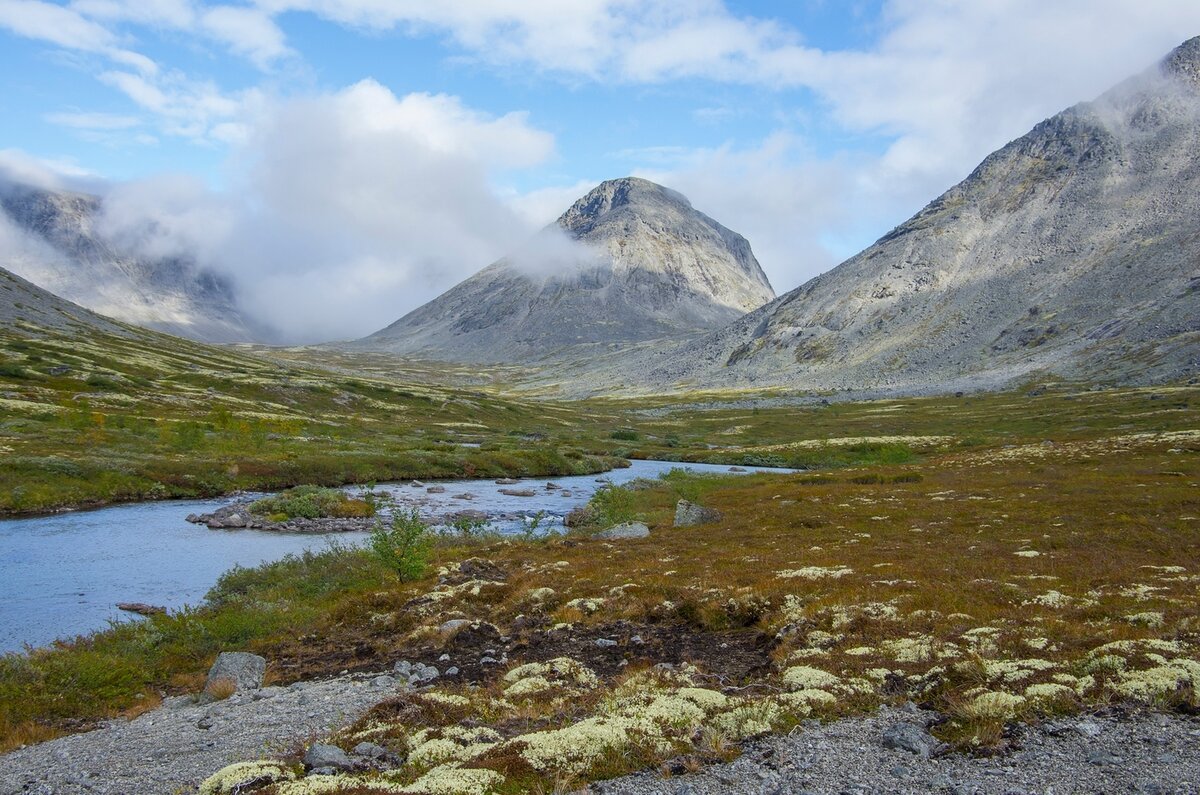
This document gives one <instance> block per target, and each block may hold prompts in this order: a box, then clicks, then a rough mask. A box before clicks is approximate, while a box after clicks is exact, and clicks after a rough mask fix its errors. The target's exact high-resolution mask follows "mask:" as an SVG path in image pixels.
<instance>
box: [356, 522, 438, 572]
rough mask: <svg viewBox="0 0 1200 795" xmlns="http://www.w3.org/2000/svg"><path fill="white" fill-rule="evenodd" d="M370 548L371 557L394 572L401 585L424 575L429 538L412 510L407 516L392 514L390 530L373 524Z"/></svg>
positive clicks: (429, 544) (427, 561)
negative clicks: (376, 558)
mask: <svg viewBox="0 0 1200 795" xmlns="http://www.w3.org/2000/svg"><path fill="white" fill-rule="evenodd" d="M370 545H371V551H372V552H374V553H375V556H376V557H378V558H379V560H381V561H382V562H383V564H384V565H385V566H387V567H388V568H389V569H391V570H392V571H394V572H396V574H397V575H399V577H400V580H401V582H408V581H410V580H416V579H419V578H420V577H421V575H423V574H424V573H425V567H426V566H427V565H428V563H429V553H430V550H431V548H432V547H433V535H432V533H430V531H429V526H428V525H426V524H425V523H424V522H423V521H421V517H420V515H419V514H418V513H417V511H416V510H415V509H414V510H413V511H412V513H409V514H405V513H396V514H393V516H392V524H391V527H386V526H384V524H383V523H382V522H379V523H377V524H376V525H375V531H374V532H373V533H371V541H370Z"/></svg>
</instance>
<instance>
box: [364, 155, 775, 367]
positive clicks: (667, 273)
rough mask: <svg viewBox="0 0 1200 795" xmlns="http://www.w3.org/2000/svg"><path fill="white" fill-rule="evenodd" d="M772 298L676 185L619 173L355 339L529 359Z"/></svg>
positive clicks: (691, 322) (754, 267) (758, 272)
mask: <svg viewBox="0 0 1200 795" xmlns="http://www.w3.org/2000/svg"><path fill="white" fill-rule="evenodd" d="M774 296H775V293H774V291H773V290H772V289H771V285H770V283H769V282H768V281H767V278H766V276H765V275H764V274H763V272H762V269H761V268H760V267H759V265H758V261H757V260H755V258H754V254H753V253H752V252H751V250H750V244H749V243H748V242H746V239H745V238H743V237H742V236H741V235H738V234H737V233H735V232H732V231H730V230H728V229H726V228H725V227H723V226H721V225H720V224H719V223H717V222H716V221H714V220H713V219H711V218H709V217H708V216H706V215H704V214H703V213H700V212H698V211H696V210H695V209H693V207H692V206H691V204H690V203H689V202H688V200H687V199H686V198H684V197H683V196H682V195H680V194H678V193H676V192H675V191H672V190H669V189H667V188H664V187H662V186H661V185H656V184H654V183H653V182H648V181H647V180H643V179H635V178H626V179H617V180H611V181H609V182H605V183H602V184H601V185H600V186H598V187H597V188H595V189H594V190H592V191H591V192H590V193H588V194H587V195H586V196H584V197H583V198H581V199H580V200H579V201H577V202H575V204H574V205H572V206H571V208H570V209H568V210H567V211H566V212H565V213H563V215H562V217H560V218H559V219H558V222H557V223H556V224H554V225H553V226H551V227H549V228H548V229H547V230H545V231H544V232H543V233H542V234H541V235H540V236H539V237H537V238H535V239H534V240H533V241H532V242H531V244H530V245H529V246H528V247H527V250H523V251H521V252H517V253H515V254H513V255H512V256H510V257H507V258H505V259H502V260H500V261H499V262H496V263H495V264H493V265H491V266H489V267H487V268H485V269H484V270H482V271H480V272H479V273H477V274H476V275H475V276H472V277H471V278H470V279H467V280H466V281H464V282H462V283H461V284H459V285H458V286H456V287H454V288H452V289H451V290H449V291H448V292H446V293H445V294H443V295H442V296H440V297H439V298H437V299H435V300H433V301H431V302H430V303H428V304H426V305H425V306H423V307H421V308H419V309H417V310H415V311H414V312H411V313H410V314H408V315H406V316H405V317H403V318H401V319H400V320H398V321H396V322H395V323H393V324H392V325H391V326H388V327H387V328H386V329H383V330H382V331H379V332H376V333H375V334H373V335H371V336H370V337H367V338H366V339H365V340H361V341H359V343H357V344H356V345H357V347H364V348H369V349H383V350H388V351H392V352H396V353H403V354H415V355H420V356H424V357H426V358H431V359H443V360H452V361H479V362H511V361H530V360H535V359H540V358H543V357H545V356H547V355H550V354H554V353H556V352H559V351H562V350H564V349H571V348H576V347H577V346H589V345H590V346H601V347H602V348H604V347H605V346H608V345H616V346H620V345H626V344H630V343H637V342H643V341H646V340H654V339H661V338H680V337H681V336H686V335H692V334H695V333H697V332H702V331H707V330H712V329H716V328H719V327H721V326H723V325H725V324H727V323H729V322H730V321H732V320H735V319H736V318H739V317H741V316H742V315H744V314H745V313H747V312H749V311H751V310H753V309H756V308H758V307H759V306H761V305H763V304H764V303H766V302H767V301H769V300H771V299H772V298H774ZM605 349H606V348H605Z"/></svg>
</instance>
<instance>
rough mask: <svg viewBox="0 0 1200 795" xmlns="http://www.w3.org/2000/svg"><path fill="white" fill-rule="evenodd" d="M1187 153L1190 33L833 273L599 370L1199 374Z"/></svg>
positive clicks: (1194, 44) (633, 373) (880, 378)
mask: <svg viewBox="0 0 1200 795" xmlns="http://www.w3.org/2000/svg"><path fill="white" fill-rule="evenodd" d="M1196 152H1200V37H1198V38H1195V39H1191V40H1189V41H1187V42H1185V43H1184V44H1183V45H1181V46H1180V47H1179V48H1177V49H1176V50H1174V51H1172V53H1170V54H1169V55H1168V56H1167V57H1166V58H1165V59H1163V61H1161V62H1160V64H1159V65H1158V66H1157V67H1155V68H1152V69H1150V70H1148V71H1147V72H1144V73H1142V74H1141V75H1137V76H1135V77H1132V78H1130V79H1128V80H1126V81H1124V82H1122V83H1120V84H1118V85H1117V86H1115V87H1114V88H1112V89H1110V90H1109V91H1107V92H1105V93H1104V94H1103V95H1101V96H1100V97H1099V98H1097V99H1096V100H1094V101H1091V102H1083V103H1079V104H1077V105H1074V106H1072V107H1070V108H1068V109H1066V110H1064V111H1062V112H1061V113H1058V114H1056V115H1054V116H1052V117H1050V118H1049V119H1046V120H1045V121H1043V122H1041V123H1039V124H1038V125H1036V126H1035V127H1034V128H1033V129H1032V130H1030V131H1029V132H1028V133H1027V134H1025V135H1023V136H1021V137H1019V138H1017V139H1015V140H1014V141H1012V142H1010V143H1008V144H1007V145H1005V146H1003V147H1001V148H1000V149H998V150H997V151H996V152H993V153H992V154H990V155H989V156H988V157H986V158H985V159H984V160H983V161H982V162H981V163H980V164H979V166H978V167H976V168H975V169H974V170H973V171H972V172H971V174H970V175H969V176H968V177H967V178H965V179H964V180H963V181H962V182H960V183H958V184H957V185H955V186H953V187H951V188H950V189H949V190H947V191H946V192H945V193H943V194H942V195H941V196H939V197H938V198H936V199H934V200H933V201H932V202H930V203H929V204H928V205H927V206H926V207H925V208H923V209H922V210H921V211H919V212H918V213H917V214H916V215H914V216H913V217H912V218H910V219H909V220H908V221H905V222H904V223H902V224H900V225H899V226H897V227H896V228H895V229H893V230H891V231H890V232H888V233H887V234H885V235H883V236H882V237H881V238H880V239H879V240H878V241H876V242H875V243H874V244H872V245H871V246H869V247H868V248H867V249H865V250H864V251H862V252H860V253H859V254H857V255H855V256H853V257H851V258H850V259H848V260H846V261H845V262H843V263H842V264H840V265H838V266H837V267H836V268H834V269H832V270H830V271H827V272H826V273H823V274H821V275H819V276H817V277H816V278H814V279H811V280H810V281H808V282H806V283H805V284H803V285H801V286H800V287H798V288H796V289H795V290H792V291H790V292H789V293H787V294H785V295H783V296H781V297H779V298H778V299H776V300H775V301H774V302H771V303H769V304H767V305H765V306H763V307H761V308H759V309H758V310H755V311H754V312H753V313H750V314H749V315H747V316H746V317H744V318H740V319H738V320H736V321H734V322H733V323H732V324H730V326H728V327H726V328H724V329H720V330H717V331H715V332H713V333H711V334H709V335H706V336H704V337H703V338H700V339H697V340H694V341H691V342H688V343H686V344H684V345H682V346H680V347H679V348H677V349H675V350H672V351H671V352H670V355H666V356H661V355H658V354H651V355H648V356H644V357H642V358H641V359H640V360H639V361H637V362H630V363H628V368H627V372H623V373H617V372H614V370H615V369H616V368H615V367H614V366H612V365H607V366H608V367H609V372H607V373H606V374H605V377H604V378H602V379H601V380H602V381H605V382H608V383H613V382H617V381H620V382H622V383H629V384H631V385H632V386H633V388H635V389H637V390H640V391H647V390H649V391H659V390H663V389H675V388H685V387H688V388H691V387H702V388H703V387H710V388H745V387H758V386H787V387H792V388H801V389H810V390H815V391H829V390H854V389H884V390H893V391H909V392H922V391H930V390H936V389H953V388H968V389H970V388H997V387H1001V386H1005V385H1011V384H1013V383H1017V382H1020V381H1022V380H1023V379H1028V378H1037V377H1040V376H1043V375H1049V376H1053V377H1066V378H1074V379H1081V380H1091V381H1095V382H1100V383H1142V382H1161V381H1170V380H1177V379H1184V378H1188V377H1194V376H1195V375H1196V374H1197V373H1200V227H1198V225H1197V224H1196V223H1195V221H1194V219H1196V218H1198V217H1200V199H1198V198H1197V197H1198V196H1200V159H1198V158H1197V157H1196V156H1195V153H1196ZM664 359H665V360H666V361H665V362H663V361H662V360H664ZM594 378H595V374H593V379H594Z"/></svg>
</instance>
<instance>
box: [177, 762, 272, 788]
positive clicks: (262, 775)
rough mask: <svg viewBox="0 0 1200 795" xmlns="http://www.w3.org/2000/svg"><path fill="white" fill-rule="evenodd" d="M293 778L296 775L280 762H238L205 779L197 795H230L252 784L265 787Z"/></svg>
mask: <svg viewBox="0 0 1200 795" xmlns="http://www.w3.org/2000/svg"><path fill="white" fill-rule="evenodd" d="M295 778H296V774H295V773H293V772H292V771H291V770H289V769H288V768H287V767H285V766H284V765H283V764H282V763H280V762H238V763H236V764H232V765H229V766H228V767H224V768H221V769H220V770H218V771H217V772H216V773H213V774H212V775H211V776H209V777H208V778H206V779H205V780H204V783H203V784H201V785H200V791H199V795H230V793H234V792H241V791H242V790H244V789H246V788H248V787H249V786H251V785H252V784H253V785H254V786H265V785H266V784H271V783H277V782H282V781H292V780H293V779H295Z"/></svg>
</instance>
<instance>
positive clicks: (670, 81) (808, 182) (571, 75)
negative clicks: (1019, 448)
mask: <svg viewBox="0 0 1200 795" xmlns="http://www.w3.org/2000/svg"><path fill="white" fill-rule="evenodd" d="M1196 34H1200V3H1195V2H1192V1H1191V0H1140V1H1139V2H1130V1H1129V0H1057V2H1055V3H1045V2H1040V1H1038V2H1035V0H962V1H961V2H956V1H955V0H873V1H871V2H867V1H866V0H864V1H863V2H853V1H851V2H835V1H834V0H795V1H794V2H751V1H750V0H741V1H740V2H732V1H730V2H720V0H673V1H668V0H642V1H641V2H633V1H632V0H573V1H572V2H562V0H458V1H457V2H449V0H441V2H435V1H434V0H252V1H251V2H232V0H231V1H230V2H226V3H211V2H200V0H63V1H62V2H49V1H48V0H0V169H3V170H4V171H6V172H7V173H8V174H9V175H10V177H11V178H16V179H24V180H27V181H34V182H43V183H46V184H56V185H63V186H76V187H85V188H87V189H90V190H95V191H97V192H101V193H105V194H107V195H109V196H110V197H111V202H110V204H111V209H110V217H109V218H108V219H106V223H107V224H108V226H109V227H110V229H111V230H112V231H114V232H115V233H123V234H125V235H126V236H127V237H129V238H130V239H136V241H137V242H138V244H139V245H143V246H145V247H146V248H147V249H148V252H149V253H158V254H164V253H178V252H181V251H185V252H187V253H189V254H191V255H193V256H197V257H198V258H200V259H201V260H202V261H203V262H204V263H205V264H207V265H210V266H212V267H215V268H217V269H219V270H222V271H224V272H226V273H229V274H230V275H231V276H232V277H233V278H235V279H236V280H237V281H238V282H239V285H240V286H241V287H242V288H243V289H244V300H245V301H246V302H247V303H248V304H249V305H250V306H251V307H254V308H258V307H261V308H262V311H263V312H265V313H266V314H267V315H268V316H270V318H269V319H271V320H274V321H275V322H277V323H283V325H285V326H286V325H287V323H288V322H289V321H288V320H287V318H286V317H284V315H283V313H282V312H279V313H277V314H278V315H279V316H278V317H276V316H274V314H273V310H271V309H270V308H269V307H270V306H272V305H274V304H278V303H284V302H283V301H281V300H280V299H286V303H287V304H288V305H289V306H291V307H293V308H295V307H299V308H300V309H301V312H300V314H302V315H303V316H305V317H306V318H308V319H309V320H307V321H306V322H307V323H308V325H307V326H306V327H305V328H304V329H303V330H301V329H289V330H290V331H292V332H293V333H294V336H297V337H312V338H322V337H332V336H352V335H355V334H359V333H367V332H369V331H371V330H373V329H374V328H376V327H379V326H382V325H385V324H386V323H388V322H390V321H391V320H394V319H395V318H396V317H398V316H399V315H400V314H403V313H404V312H405V311H408V310H409V309H412V308H414V307H415V306H416V305H418V304H419V303H421V302H423V301H424V300H427V299H428V298H430V297H432V296H433V295H435V294H436V293H437V292H440V291H441V290H443V289H445V288H447V287H449V286H450V285H452V284H453V283H454V282H456V281H458V280H459V279H461V278H463V277H465V276H466V275H469V274H470V273H471V272H473V271H475V270H477V269H479V268H480V267H483V266H484V265H486V264H487V263H488V262H490V261H491V260H492V259H495V258H496V257H498V256H501V255H503V253H504V252H505V251H507V250H511V249H512V248H513V247H514V246H515V245H518V244H519V243H520V240H521V239H523V238H524V237H525V236H526V235H528V234H529V233H530V232H531V231H532V230H534V229H536V228H537V227H538V226H540V225H542V224H544V223H547V222H549V221H551V220H553V218H554V217H555V216H557V215H558V213H559V212H561V211H562V210H563V209H565V208H566V207H567V206H568V205H569V204H570V202H571V201H572V200H574V199H575V198H577V197H578V196H579V195H582V193H584V192H585V191H586V190H587V189H588V188H589V187H590V186H591V185H593V184H595V183H596V182H599V181H600V180H603V179H607V178H612V177H618V176H624V175H626V174H638V175H642V176H646V177H649V178H652V179H656V180H658V181H660V182H663V183H664V184H667V185H670V186H671V187H675V188H676V189H678V190H680V191H682V192H683V193H684V194H685V195H688V196H689V197H690V198H691V199H692V201H693V203H694V204H695V205H696V206H697V207H698V208H699V209H701V210H703V211H705V212H707V213H708V214H710V215H712V216H713V217H715V218H717V219H718V220H720V221H721V222H722V223H725V224H726V225H727V226H729V227H731V228H733V229H735V230H737V231H739V232H742V233H743V234H745V235H746V236H747V237H748V238H749V239H750V241H751V243H752V245H753V246H754V249H755V251H756V253H757V254H758V256H759V259H760V261H761V262H762V264H763V266H764V268H765V269H766V271H767V273H768V275H769V276H770V278H771V280H772V283H773V284H774V285H775V287H776V289H777V290H778V291H779V292H781V293H782V292H783V291H785V290H788V289H791V288H793V287H796V286H797V285H799V284H800V283H802V282H803V281H804V280H806V279H807V278H810V277H811V276H813V275H816V274H817V273H819V272H821V271H822V270H825V269H827V268H829V267H831V266H833V265H835V264H836V263H837V262H838V261H840V260H841V259H843V258H845V257H847V256H849V255H851V254H853V253H854V252H855V251H857V250H858V249H860V248H862V247H863V246H865V245H867V244H869V243H870V242H871V241H872V240H874V239H875V238H877V237H878V236H879V235H881V234H883V233H884V232H886V231H887V230H888V229H889V228H890V227H891V226H893V225H894V224H896V223H899V222H900V221H902V220H904V218H906V217H907V216H908V215H910V214H912V213H913V212H915V211H916V210H918V209H919V208H920V207H921V206H922V205H924V204H925V203H926V202H928V201H929V200H931V199H933V198H934V197H935V196H936V195H938V194H939V193H940V192H941V191H943V190H945V189H946V188H948V187H949V186H951V185H952V184H954V183H955V182H957V181H958V180H959V179H961V178H962V177H964V176H965V175H966V174H967V173H968V172H969V171H970V169H971V168H972V167H973V166H974V165H975V164H976V163H977V162H978V161H979V160H980V159H981V158H982V157H983V156H985V155H986V154H987V153H988V152H989V151H991V150H993V149H995V148H996V147H998V146H1000V145H1002V144H1003V143H1005V142H1006V141H1008V140H1010V139H1011V138H1013V137H1016V136H1018V135H1021V134H1023V133H1024V132H1025V131H1026V130H1027V129H1028V128H1029V127H1030V126H1032V125H1033V124H1034V123H1036V122H1037V121H1039V120H1041V119H1042V118H1045V117H1046V116H1048V115H1050V114H1052V113H1054V112H1057V111H1058V110H1061V109H1062V108H1064V107H1066V106H1067V105H1069V104H1072V103H1074V102H1076V101H1080V100H1085V99H1089V98H1091V97H1094V96H1096V95H1097V94H1098V93H1100V92H1101V91H1103V90H1105V89H1106V88H1107V87H1109V86H1110V85H1112V84H1113V83H1115V82H1117V81H1118V80H1120V79H1122V78H1124V77H1126V76H1129V75H1131V74H1133V73H1135V72H1138V71H1141V70H1143V69H1145V68H1147V67H1149V66H1150V65H1152V64H1153V63H1154V62H1155V61H1156V60H1157V59H1158V58H1160V57H1161V56H1162V55H1164V54H1165V53H1166V52H1167V51H1169V50H1170V49H1171V48H1172V47H1174V46H1175V45H1177V44H1178V43H1180V42H1181V41H1182V40H1183V39H1185V38H1187V37H1188V36H1190V35H1196ZM150 228H152V229H153V233H152V234H147V233H146V231H145V230H146V229H150ZM0 254H2V252H0ZM313 317H320V318H321V320H320V321H319V322H317V323H315V325H314V323H313V322H312V321H311V318H313Z"/></svg>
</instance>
